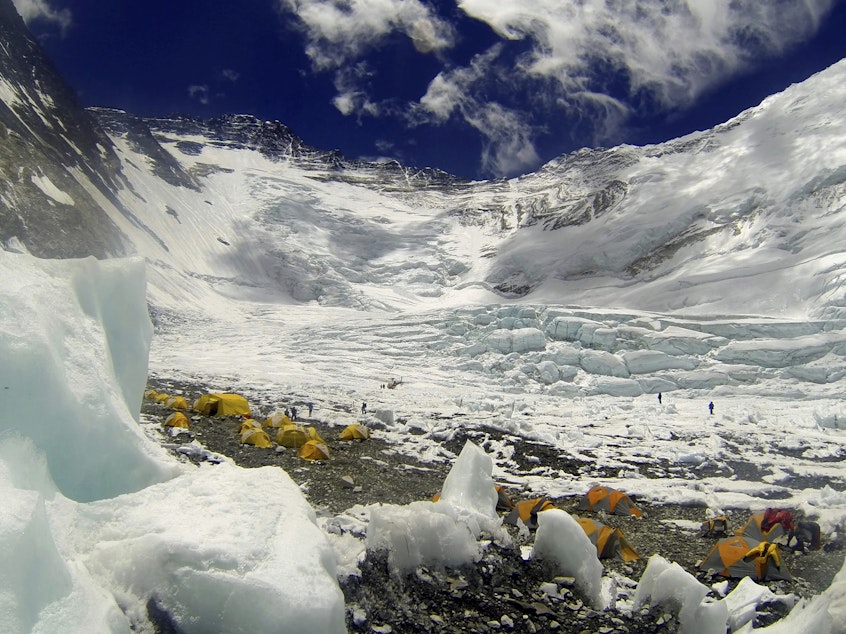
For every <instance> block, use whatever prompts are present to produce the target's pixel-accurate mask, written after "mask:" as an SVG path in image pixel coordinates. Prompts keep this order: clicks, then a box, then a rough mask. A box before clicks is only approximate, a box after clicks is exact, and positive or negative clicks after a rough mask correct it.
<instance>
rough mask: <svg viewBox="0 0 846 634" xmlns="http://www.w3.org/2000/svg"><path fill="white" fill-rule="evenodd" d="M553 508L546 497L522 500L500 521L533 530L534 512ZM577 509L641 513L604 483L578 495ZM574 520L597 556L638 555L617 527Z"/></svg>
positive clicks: (632, 557) (629, 557) (624, 557)
mask: <svg viewBox="0 0 846 634" xmlns="http://www.w3.org/2000/svg"><path fill="white" fill-rule="evenodd" d="M498 508H499V507H498ZM554 508H558V507H556V506H555V504H554V503H553V502H552V501H551V500H549V499H548V498H544V497H539V498H533V499H530V500H524V501H522V502H518V503H516V504H512V508H511V510H510V511H509V512H508V514H507V515H506V516H505V520H504V521H505V522H506V523H508V524H512V525H514V526H519V525H520V524H521V523H522V524H523V525H525V526H526V528H528V529H529V530H531V531H534V530H536V529H537V527H538V514H539V513H542V512H543V511H546V510H549V509H554ZM578 509H579V510H580V511H590V512H596V511H605V512H607V513H611V514H614V515H627V516H634V517H640V516H641V515H642V514H643V513H642V512H641V510H640V509H639V508H638V507H637V506H636V505H635V504H634V502H632V501H631V499H630V498H629V496H627V495H626V494H625V493H622V492H620V491H616V490H614V489H609V488H607V487H593V488H592V489H590V491H588V492H587V493H586V494H585V495H583V496H582V497H581V498H580V499H579V503H578ZM576 521H577V522H578V523H579V526H581V527H582V529H583V530H584V531H585V534H586V535H587V536H588V538H589V539H590V541H591V543H592V544H593V545H594V546H595V547H596V554H597V556H598V557H599V558H600V559H611V558H617V559H622V560H623V561H625V562H629V561H634V560H635V559H639V558H640V556H639V555H638V554H637V552H636V551H635V549H634V548H633V547H632V545H631V544H630V543H629V542H628V540H626V538H625V536H624V535H623V531H621V530H620V529H619V528H612V527H610V526H606V525H605V524H603V523H602V522H599V521H597V520H593V519H590V518H587V517H579V518H576Z"/></svg>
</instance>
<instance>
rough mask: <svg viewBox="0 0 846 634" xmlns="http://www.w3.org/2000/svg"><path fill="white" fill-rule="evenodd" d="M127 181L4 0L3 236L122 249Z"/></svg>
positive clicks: (0, 75) (99, 252) (97, 250)
mask: <svg viewBox="0 0 846 634" xmlns="http://www.w3.org/2000/svg"><path fill="white" fill-rule="evenodd" d="M122 187H124V183H123V182H122V180H121V176H120V162H119V160H118V157H117V156H116V155H115V153H114V150H113V147H112V143H111V141H110V140H109V138H108V137H107V136H106V135H105V134H104V133H103V132H102V130H100V129H99V128H98V127H97V125H96V124H95V123H94V121H93V120H92V118H91V116H90V115H89V114H88V113H87V112H86V111H85V110H84V109H82V108H81V107H80V105H79V104H78V102H77V100H76V98H75V95H74V93H73V91H72V90H71V89H70V88H69V87H68V86H67V85H66V84H65V83H64V82H63V80H62V79H61V78H60V77H59V75H58V74H57V72H56V71H55V69H54V67H53V65H52V63H51V62H50V60H49V59H47V57H46V56H45V55H44V54H43V52H42V51H41V49H40V47H39V46H38V44H37V43H36V42H35V41H34V40H33V38H32V37H31V35H30V34H29V32H28V30H27V28H26V26H25V25H24V23H23V20H22V19H21V18H20V17H19V16H18V14H17V12H16V10H15V8H14V5H13V4H12V2H11V0H0V240H2V242H3V243H4V244H7V245H8V244H12V243H14V244H16V245H18V247H17V248H21V246H20V245H24V246H25V248H26V249H27V250H29V251H30V252H32V253H33V254H34V255H37V256H41V257H78V256H86V255H95V256H97V257H106V256H111V255H122V254H125V253H127V252H128V251H129V250H130V248H129V244H128V242H127V241H126V238H125V236H124V235H123V234H122V233H121V231H120V230H119V229H118V228H117V227H116V225H115V224H114V223H113V222H112V221H111V220H110V219H109V216H108V214H107V212H106V210H105V209H106V207H108V206H115V205H116V199H115V192H116V191H118V190H120V189H121V188H122Z"/></svg>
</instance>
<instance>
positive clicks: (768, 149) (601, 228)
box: [0, 2, 846, 318]
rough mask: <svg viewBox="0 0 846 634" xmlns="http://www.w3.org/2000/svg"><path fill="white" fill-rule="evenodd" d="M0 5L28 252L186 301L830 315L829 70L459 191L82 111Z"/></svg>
mask: <svg viewBox="0 0 846 634" xmlns="http://www.w3.org/2000/svg"><path fill="white" fill-rule="evenodd" d="M4 6H5V7H6V8H5V10H4V11H5V13H4V20H3V24H4V27H3V28H4V29H6V31H7V36H6V37H4V49H3V55H2V58H1V59H0V71H2V72H0V76H2V84H1V85H2V88H3V92H2V98H3V99H2V101H3V107H2V108H0V121H2V122H3V134H4V137H5V140H4V143H3V144H2V155H0V169H2V170H3V174H4V176H5V178H4V190H5V191H4V193H3V195H2V198H0V205H2V207H0V218H2V223H0V232H1V233H0V237H2V239H3V241H4V242H6V243H9V242H10V241H12V242H15V241H16V240H19V241H20V242H21V243H22V244H23V245H24V246H25V247H26V249H28V250H29V251H30V252H32V253H34V254H37V255H44V256H62V257H64V256H68V255H83V254H86V253H90V254H93V255H96V256H98V257H102V256H107V255H117V254H122V253H126V252H135V253H139V254H142V255H144V256H145V257H146V258H148V260H150V262H151V263H152V265H153V267H155V268H156V269H157V272H160V273H161V274H162V275H161V277H159V276H158V275H154V276H153V278H152V281H153V287H154V289H158V288H159V287H162V286H164V287H166V286H167V284H168V282H167V281H166V279H167V280H169V279H170V278H171V277H172V275H171V274H172V273H173V272H175V273H176V274H177V275H178V276H180V277H182V282H180V284H181V285H182V292H183V293H188V294H190V295H202V294H204V293H206V292H212V293H216V292H221V291H222V292H225V293H229V294H231V293H236V294H237V293H240V292H241V291H240V290H237V289H239V288H240V289H250V290H249V292H248V293H249V296H250V297H252V298H254V299H262V298H263V299H267V300H270V301H289V300H293V301H297V302H303V301H318V302H319V303H320V304H321V305H326V306H350V307H357V308H362V309H370V308H387V309H400V308H403V307H406V306H408V305H425V304H428V303H432V302H434V301H436V300H437V299H438V298H443V297H445V296H450V297H454V296H455V295H456V294H462V293H467V291H468V290H471V291H474V293H475V294H476V295H479V291H484V293H483V294H485V295H487V297H488V300H489V301H500V300H511V299H515V298H519V299H521V300H523V301H528V302H532V303H544V304H553V303H554V304H580V305H594V306H605V307H616V308H623V309H638V310H651V311H659V312H676V313H678V312H683V313H686V314H699V315H702V314H709V315H715V314H738V313H742V314H759V315H767V316H779V317H790V318H832V317H839V316H840V315H841V307H842V306H843V305H844V290H843V288H842V272H843V269H844V264H845V263H846V256H844V254H843V251H842V249H841V248H840V247H839V245H840V244H841V243H842V242H843V239H842V238H843V232H844V231H846V229H844V221H843V218H844V213H843V212H844V200H846V122H844V118H843V117H842V116H841V114H842V104H843V103H844V101H845V100H844V96H846V95H844V92H846V88H844V81H843V79H844V75H846V63H840V64H837V65H835V66H834V67H832V68H830V69H828V70H827V71H825V72H823V73H820V74H819V75H817V76H815V77H813V78H811V79H809V80H808V81H806V82H804V83H802V84H800V85H796V86H793V87H791V88H790V89H788V90H787V91H785V92H784V93H782V94H779V95H774V96H773V97H771V98H769V99H767V100H766V101H765V102H764V103H762V104H761V105H760V106H759V107H757V108H754V109H751V110H749V111H747V112H744V113H742V114H741V115H740V116H738V117H737V118H735V119H733V120H732V121H730V122H728V123H726V124H725V125H722V126H719V127H717V128H715V129H713V130H709V131H706V132H702V133H696V134H692V135H690V136H688V137H685V138H683V139H679V140H676V141H671V142H668V143H663V144H659V145H654V146H648V147H629V146H622V147H617V148H612V149H608V150H587V149H586V150H582V151H580V152H576V153H574V154H571V155H566V156H562V157H560V158H559V159H557V160H555V161H553V162H551V163H549V164H548V165H546V166H544V167H543V168H542V169H541V170H539V171H538V172H536V173H532V174H528V175H526V176H523V177H520V178H515V179H511V180H502V181H484V182H467V181H462V180H460V179H456V178H453V177H450V176H449V175H448V174H445V173H443V172H439V171H437V170H416V169H410V168H406V167H403V166H401V165H399V164H396V163H388V164H372V163H364V162H360V161H355V160H348V159H345V158H344V157H342V156H340V155H339V154H338V153H337V152H328V151H321V150H317V149H314V148H311V147H309V146H307V145H306V144H305V143H304V142H303V141H302V140H301V139H299V138H297V137H296V136H295V135H294V134H292V132H291V131H290V130H289V129H288V128H286V127H285V126H284V125H282V124H280V123H278V122H262V121H258V120H255V119H254V118H252V117H250V116H245V115H236V116H230V117H223V118H220V119H217V120H211V121H199V120H195V119H188V118H171V119H157V120H147V121H144V120H141V119H138V118H136V117H133V116H132V115H131V114H127V113H121V112H115V111H105V110H93V111H91V112H84V111H82V110H80V109H79V107H78V106H77V104H76V103H75V101H74V99H73V96H72V92H71V91H70V90H69V89H68V88H67V87H66V86H65V85H64V84H63V83H62V82H61V80H60V79H59V78H58V77H57V76H56V75H55V73H54V72H53V70H52V67H51V65H50V64H49V62H48V60H46V59H45V58H44V57H43V56H42V55H41V54H40V52H39V51H38V48H37V46H36V45H35V43H33V42H32V41H31V40H27V39H25V35H23V34H22V25H21V24H18V23H19V22H20V20H19V19H17V16H11V15H9V14H10V12H13V9H12V10H11V11H10V9H9V7H10V6H11V3H8V2H7V3H4ZM21 50H25V51H26V54H25V55H21V54H20V51H21ZM92 115H93V117H92ZM92 119H94V120H96V122H94V121H92ZM199 281H202V282H199ZM398 286H402V287H403V291H402V293H397V292H396V288H398ZM171 290H172V289H170V288H165V289H164V291H163V293H162V295H160V296H158V297H159V300H160V301H162V302H165V301H166V300H165V298H166V296H167V295H169V294H170V291H171ZM409 291H410V292H411V295H409Z"/></svg>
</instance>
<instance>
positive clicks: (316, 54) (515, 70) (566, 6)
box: [276, 0, 837, 176]
mask: <svg viewBox="0 0 846 634" xmlns="http://www.w3.org/2000/svg"><path fill="white" fill-rule="evenodd" d="M276 1H277V3H278V4H277V6H278V7H279V8H280V10H281V11H287V12H291V13H294V14H295V15H296V16H297V18H298V19H299V24H300V26H301V27H302V30H303V33H304V34H305V37H306V41H307V44H306V46H307V53H308V55H309V57H310V59H311V61H312V65H313V68H314V69H315V70H318V71H321V70H323V71H325V70H331V71H334V72H335V88H336V91H337V94H336V97H335V98H334V100H333V102H334V105H335V107H336V108H337V109H338V110H339V111H340V112H342V113H344V114H345V115H354V114H356V115H358V116H365V115H370V116H396V115H397V114H399V113H402V114H401V116H405V117H407V119H408V121H410V122H411V123H413V124H422V123H428V124H435V125H439V124H443V123H445V122H447V121H449V120H451V119H453V120H454V119H461V120H463V121H464V122H465V123H466V124H467V125H469V126H472V127H473V128H474V129H476V130H478V132H479V133H480V134H481V135H482V140H483V148H484V152H483V156H482V161H483V164H484V166H485V168H486V169H487V170H488V171H489V172H490V173H492V174H493V175H495V176H502V175H513V174H515V173H518V172H520V171H523V170H525V169H530V168H533V167H536V165H533V164H532V161H537V160H538V158H537V152H536V149H535V144H536V140H537V139H538V138H540V136H541V135H543V134H546V135H555V134H557V135H562V136H563V135H566V136H567V137H568V143H569V142H575V143H577V144H585V145H587V144H592V145H597V144H602V145H608V144H613V143H618V142H620V141H621V140H622V139H623V138H625V137H624V135H623V134H622V131H623V130H624V129H625V128H626V126H627V125H633V124H634V123H633V122H634V121H635V120H636V118H637V117H652V116H656V115H657V116H667V115H670V114H671V113H673V112H677V111H680V110H683V109H685V108H688V107H690V106H691V105H692V104H694V103H695V102H696V101H697V99H699V98H700V97H701V96H702V95H703V94H706V93H708V92H709V91H712V90H714V89H715V88H716V87H718V86H719V85H721V84H723V83H725V82H726V81H727V80H729V79H730V78H732V77H733V76H736V75H738V74H739V73H742V72H744V71H747V70H751V69H752V68H754V67H755V66H756V65H757V64H758V63H759V62H760V60H761V59H762V58H764V57H769V56H774V55H779V54H784V53H785V52H786V51H788V50H789V49H790V48H791V47H793V46H795V45H796V44H798V43H799V42H801V41H802V40H804V39H806V38H807V37H809V36H810V35H812V34H813V33H814V32H815V31H816V30H817V28H818V27H819V25H820V23H821V21H822V20H823V19H824V17H825V15H826V14H827V12H828V11H830V9H831V7H832V5H833V4H834V2H836V1H837V0H780V1H779V2H761V1H760V0H707V1H706V0H455V5H456V6H457V7H458V9H459V10H461V11H463V12H464V13H465V14H466V15H467V16H469V17H470V18H472V19H474V20H478V21H480V22H484V23H486V24H488V25H489V26H490V27H491V28H492V29H493V31H494V32H495V33H496V34H497V35H498V36H499V37H500V38H501V40H500V42H499V43H497V44H495V45H494V46H492V47H491V48H488V49H487V50H479V51H477V52H476V56H475V57H474V58H473V59H472V61H471V62H470V63H469V64H464V63H463V62H462V63H461V64H460V65H454V64H451V63H450V62H449V60H448V56H449V55H450V50H451V48H452V47H454V46H455V44H456V43H457V41H458V40H459V38H460V34H458V33H457V31H456V27H453V26H452V25H450V24H449V23H448V22H447V21H446V20H445V19H444V18H442V17H440V16H439V15H438V14H437V12H436V9H435V7H436V6H437V7H440V8H441V11H442V13H443V14H444V15H446V13H447V10H449V7H447V6H446V4H443V3H441V4H437V5H436V4H435V3H434V2H431V3H427V0H276ZM396 33H400V34H404V35H405V36H407V37H409V38H411V39H412V40H413V41H414V43H415V46H416V47H417V49H418V50H419V51H421V52H422V53H435V54H436V55H437V59H438V60H440V61H442V62H443V67H442V69H441V71H440V72H439V73H438V74H437V75H436V76H435V77H434V78H433V79H432V81H431V82H430V84H429V86H428V89H427V91H426V93H425V95H424V96H423V97H422V98H421V99H420V100H419V102H417V103H410V104H405V106H402V105H401V104H399V103H397V102H396V101H394V100H390V99H388V100H384V99H383V100H382V101H378V102H375V101H374V100H373V99H372V98H371V97H370V95H371V93H372V92H373V90H371V89H372V87H373V86H375V85H377V84H376V81H375V80H373V78H372V71H371V73H370V74H369V75H364V74H360V73H358V72H357V71H355V69H356V68H358V67H359V66H360V62H361V60H362V59H364V58H365V57H366V56H368V55H370V54H372V53H373V52H374V51H379V48H380V47H381V46H383V45H385V44H386V42H388V41H389V40H388V38H389V36H390V35H392V34H396ZM518 40H519V41H520V44H519V45H513V42H515V41H518ZM379 52H380V53H381V51H379ZM386 54H390V52H387V53H386ZM374 68H378V66H374ZM547 124H548V125H547ZM494 126H497V127H494ZM550 126H551V127H550Z"/></svg>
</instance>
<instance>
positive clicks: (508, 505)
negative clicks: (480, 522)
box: [432, 484, 514, 511]
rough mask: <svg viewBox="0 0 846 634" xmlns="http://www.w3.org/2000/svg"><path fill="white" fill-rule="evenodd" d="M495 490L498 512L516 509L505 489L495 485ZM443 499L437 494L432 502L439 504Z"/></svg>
mask: <svg viewBox="0 0 846 634" xmlns="http://www.w3.org/2000/svg"><path fill="white" fill-rule="evenodd" d="M494 489H495V490H496V496H497V497H496V510H497V511H510V510H511V509H513V508H514V502H512V501H511V498H510V497H508V494H507V493H506V492H505V487H503V486H502V485H500V484H497V485H494ZM440 499H441V494H440V493H435V495H433V496H432V502H437V501H438V500H440Z"/></svg>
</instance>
